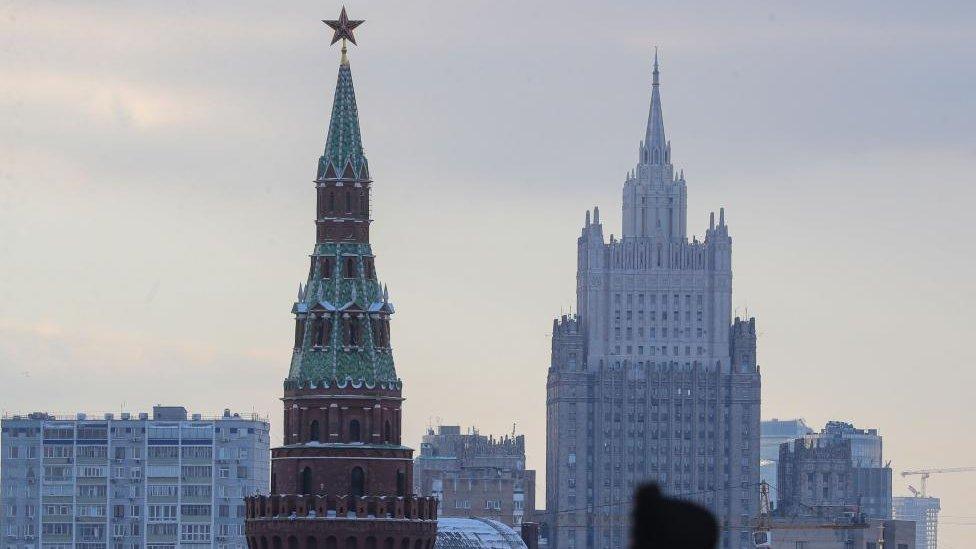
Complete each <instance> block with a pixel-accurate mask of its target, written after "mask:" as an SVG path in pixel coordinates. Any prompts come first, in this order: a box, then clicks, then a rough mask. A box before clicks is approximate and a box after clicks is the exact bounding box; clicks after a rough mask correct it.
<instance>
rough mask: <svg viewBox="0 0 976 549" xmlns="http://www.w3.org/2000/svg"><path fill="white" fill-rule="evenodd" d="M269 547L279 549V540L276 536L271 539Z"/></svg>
mask: <svg viewBox="0 0 976 549" xmlns="http://www.w3.org/2000/svg"><path fill="white" fill-rule="evenodd" d="M271 547H273V548H274V549H281V538H279V537H278V536H275V537H273V538H271Z"/></svg>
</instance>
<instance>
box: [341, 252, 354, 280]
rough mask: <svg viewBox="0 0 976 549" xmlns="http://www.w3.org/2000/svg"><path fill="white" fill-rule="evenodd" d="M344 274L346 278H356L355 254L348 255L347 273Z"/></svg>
mask: <svg viewBox="0 0 976 549" xmlns="http://www.w3.org/2000/svg"><path fill="white" fill-rule="evenodd" d="M343 276H345V277H346V278H356V258H355V257H354V256H348V257H346V264H345V273H343Z"/></svg>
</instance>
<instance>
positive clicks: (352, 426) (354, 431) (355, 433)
mask: <svg viewBox="0 0 976 549" xmlns="http://www.w3.org/2000/svg"><path fill="white" fill-rule="evenodd" d="M361 438H362V434H361V433H360V432H359V420H358V419H354V420H352V421H350V422H349V441H350V442H360V441H361V440H360V439H361Z"/></svg>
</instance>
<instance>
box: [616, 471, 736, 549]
mask: <svg viewBox="0 0 976 549" xmlns="http://www.w3.org/2000/svg"><path fill="white" fill-rule="evenodd" d="M636 503H637V505H636V506H635V507H634V516H633V527H632V530H631V536H632V537H631V547H632V548H633V549H652V548H662V549H663V548H668V549H714V547H716V545H717V544H718V522H717V521H716V520H715V517H713V516H712V514H711V513H710V512H708V511H707V510H706V509H705V508H704V507H700V506H698V505H695V504H693V503H689V502H687V501H681V500H677V499H672V498H668V497H665V496H662V495H661V491H660V490H659V489H658V487H657V486H656V485H654V484H645V485H644V486H642V487H641V488H640V489H639V490H638V491H637V502H636Z"/></svg>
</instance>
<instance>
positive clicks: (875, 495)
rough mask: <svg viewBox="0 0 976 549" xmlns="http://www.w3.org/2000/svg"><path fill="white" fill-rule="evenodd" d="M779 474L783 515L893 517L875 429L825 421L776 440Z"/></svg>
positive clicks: (888, 470)
mask: <svg viewBox="0 0 976 549" xmlns="http://www.w3.org/2000/svg"><path fill="white" fill-rule="evenodd" d="M778 474H779V477H778V483H777V496H778V497H777V500H778V504H777V511H778V512H780V513H782V514H785V515H790V516H796V515H810V514H814V515H818V516H830V515H831V514H833V515H837V514H841V513H844V512H854V513H857V514H859V515H864V516H866V517H869V518H875V519H882V520H883V519H890V518H891V468H890V467H888V466H887V464H885V463H884V461H883V453H882V440H881V436H880V435H879V434H878V431H877V429H858V428H855V427H854V426H853V425H851V424H850V423H845V422H841V421H831V422H828V423H827V425H826V426H825V427H824V428H823V429H822V430H821V431H820V432H819V433H814V434H808V435H804V436H803V437H802V438H798V439H796V440H795V441H793V443H784V444H782V445H780V455H779V463H778Z"/></svg>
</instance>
